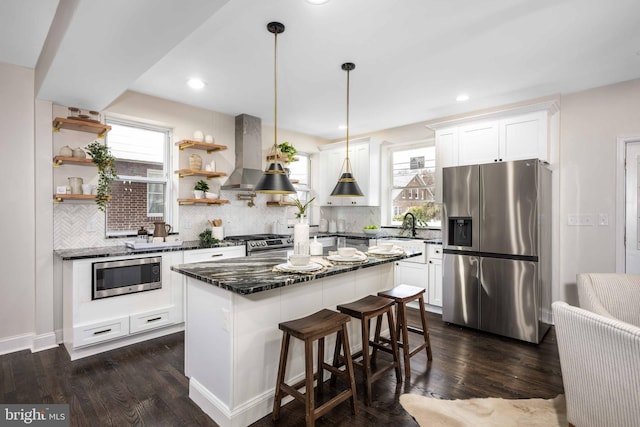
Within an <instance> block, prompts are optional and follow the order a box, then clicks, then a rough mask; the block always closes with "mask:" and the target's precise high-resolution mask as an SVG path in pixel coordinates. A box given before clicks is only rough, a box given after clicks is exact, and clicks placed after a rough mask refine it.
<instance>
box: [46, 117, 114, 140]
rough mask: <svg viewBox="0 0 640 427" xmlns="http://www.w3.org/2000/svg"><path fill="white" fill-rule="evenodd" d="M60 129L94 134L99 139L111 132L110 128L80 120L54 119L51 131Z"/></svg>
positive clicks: (98, 123)
mask: <svg viewBox="0 0 640 427" xmlns="http://www.w3.org/2000/svg"><path fill="white" fill-rule="evenodd" d="M60 129H70V130H79V131H81V132H89V133H95V134H96V135H98V137H99V138H102V137H104V136H105V135H106V134H107V132H109V131H110V130H111V126H109V125H105V124H102V123H100V122H94V121H89V120H81V119H65V118H63V117H56V118H55V120H54V121H53V131H54V132H58V131H59V130H60Z"/></svg>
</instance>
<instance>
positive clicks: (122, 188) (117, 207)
mask: <svg viewBox="0 0 640 427" xmlns="http://www.w3.org/2000/svg"><path fill="white" fill-rule="evenodd" d="M116 168H117V170H118V175H130V176H145V177H146V176H147V170H148V169H155V170H162V165H158V164H150V163H138V162H123V161H118V162H116ZM163 220H164V219H163V217H148V216H147V184H146V183H143V182H130V181H114V182H113V183H112V184H111V202H109V204H108V207H107V231H124V230H138V229H140V226H144V227H145V228H146V229H147V230H150V231H151V230H153V223H154V221H163Z"/></svg>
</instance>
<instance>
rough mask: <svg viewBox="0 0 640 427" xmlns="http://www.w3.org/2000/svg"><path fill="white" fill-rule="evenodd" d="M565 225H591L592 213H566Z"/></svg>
mask: <svg viewBox="0 0 640 427" xmlns="http://www.w3.org/2000/svg"><path fill="white" fill-rule="evenodd" d="M567 225H571V226H582V227H584V226H586V227H591V226H592V225H593V214H569V215H567Z"/></svg>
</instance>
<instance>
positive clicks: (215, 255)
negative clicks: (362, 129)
mask: <svg viewBox="0 0 640 427" xmlns="http://www.w3.org/2000/svg"><path fill="white" fill-rule="evenodd" d="M222 255H224V254H213V255H211V258H215V257H217V256H222Z"/></svg>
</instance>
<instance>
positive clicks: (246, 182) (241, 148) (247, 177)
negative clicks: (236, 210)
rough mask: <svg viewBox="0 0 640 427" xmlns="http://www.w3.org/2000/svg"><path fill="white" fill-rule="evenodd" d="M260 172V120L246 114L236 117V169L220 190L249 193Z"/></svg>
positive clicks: (260, 175) (261, 171) (258, 178)
mask: <svg viewBox="0 0 640 427" xmlns="http://www.w3.org/2000/svg"><path fill="white" fill-rule="evenodd" d="M263 173H264V171H263V170H262V120H261V119H260V118H258V117H253V116H250V115H248V114H240V115H239V116H236V167H235V169H234V170H233V172H232V173H231V175H230V176H229V179H227V181H226V182H225V183H224V184H223V185H222V186H221V187H220V188H221V189H222V190H243V191H247V190H248V191H251V190H253V189H254V187H255V185H256V184H257V183H258V181H259V180H260V178H261V177H262V174H263Z"/></svg>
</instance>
